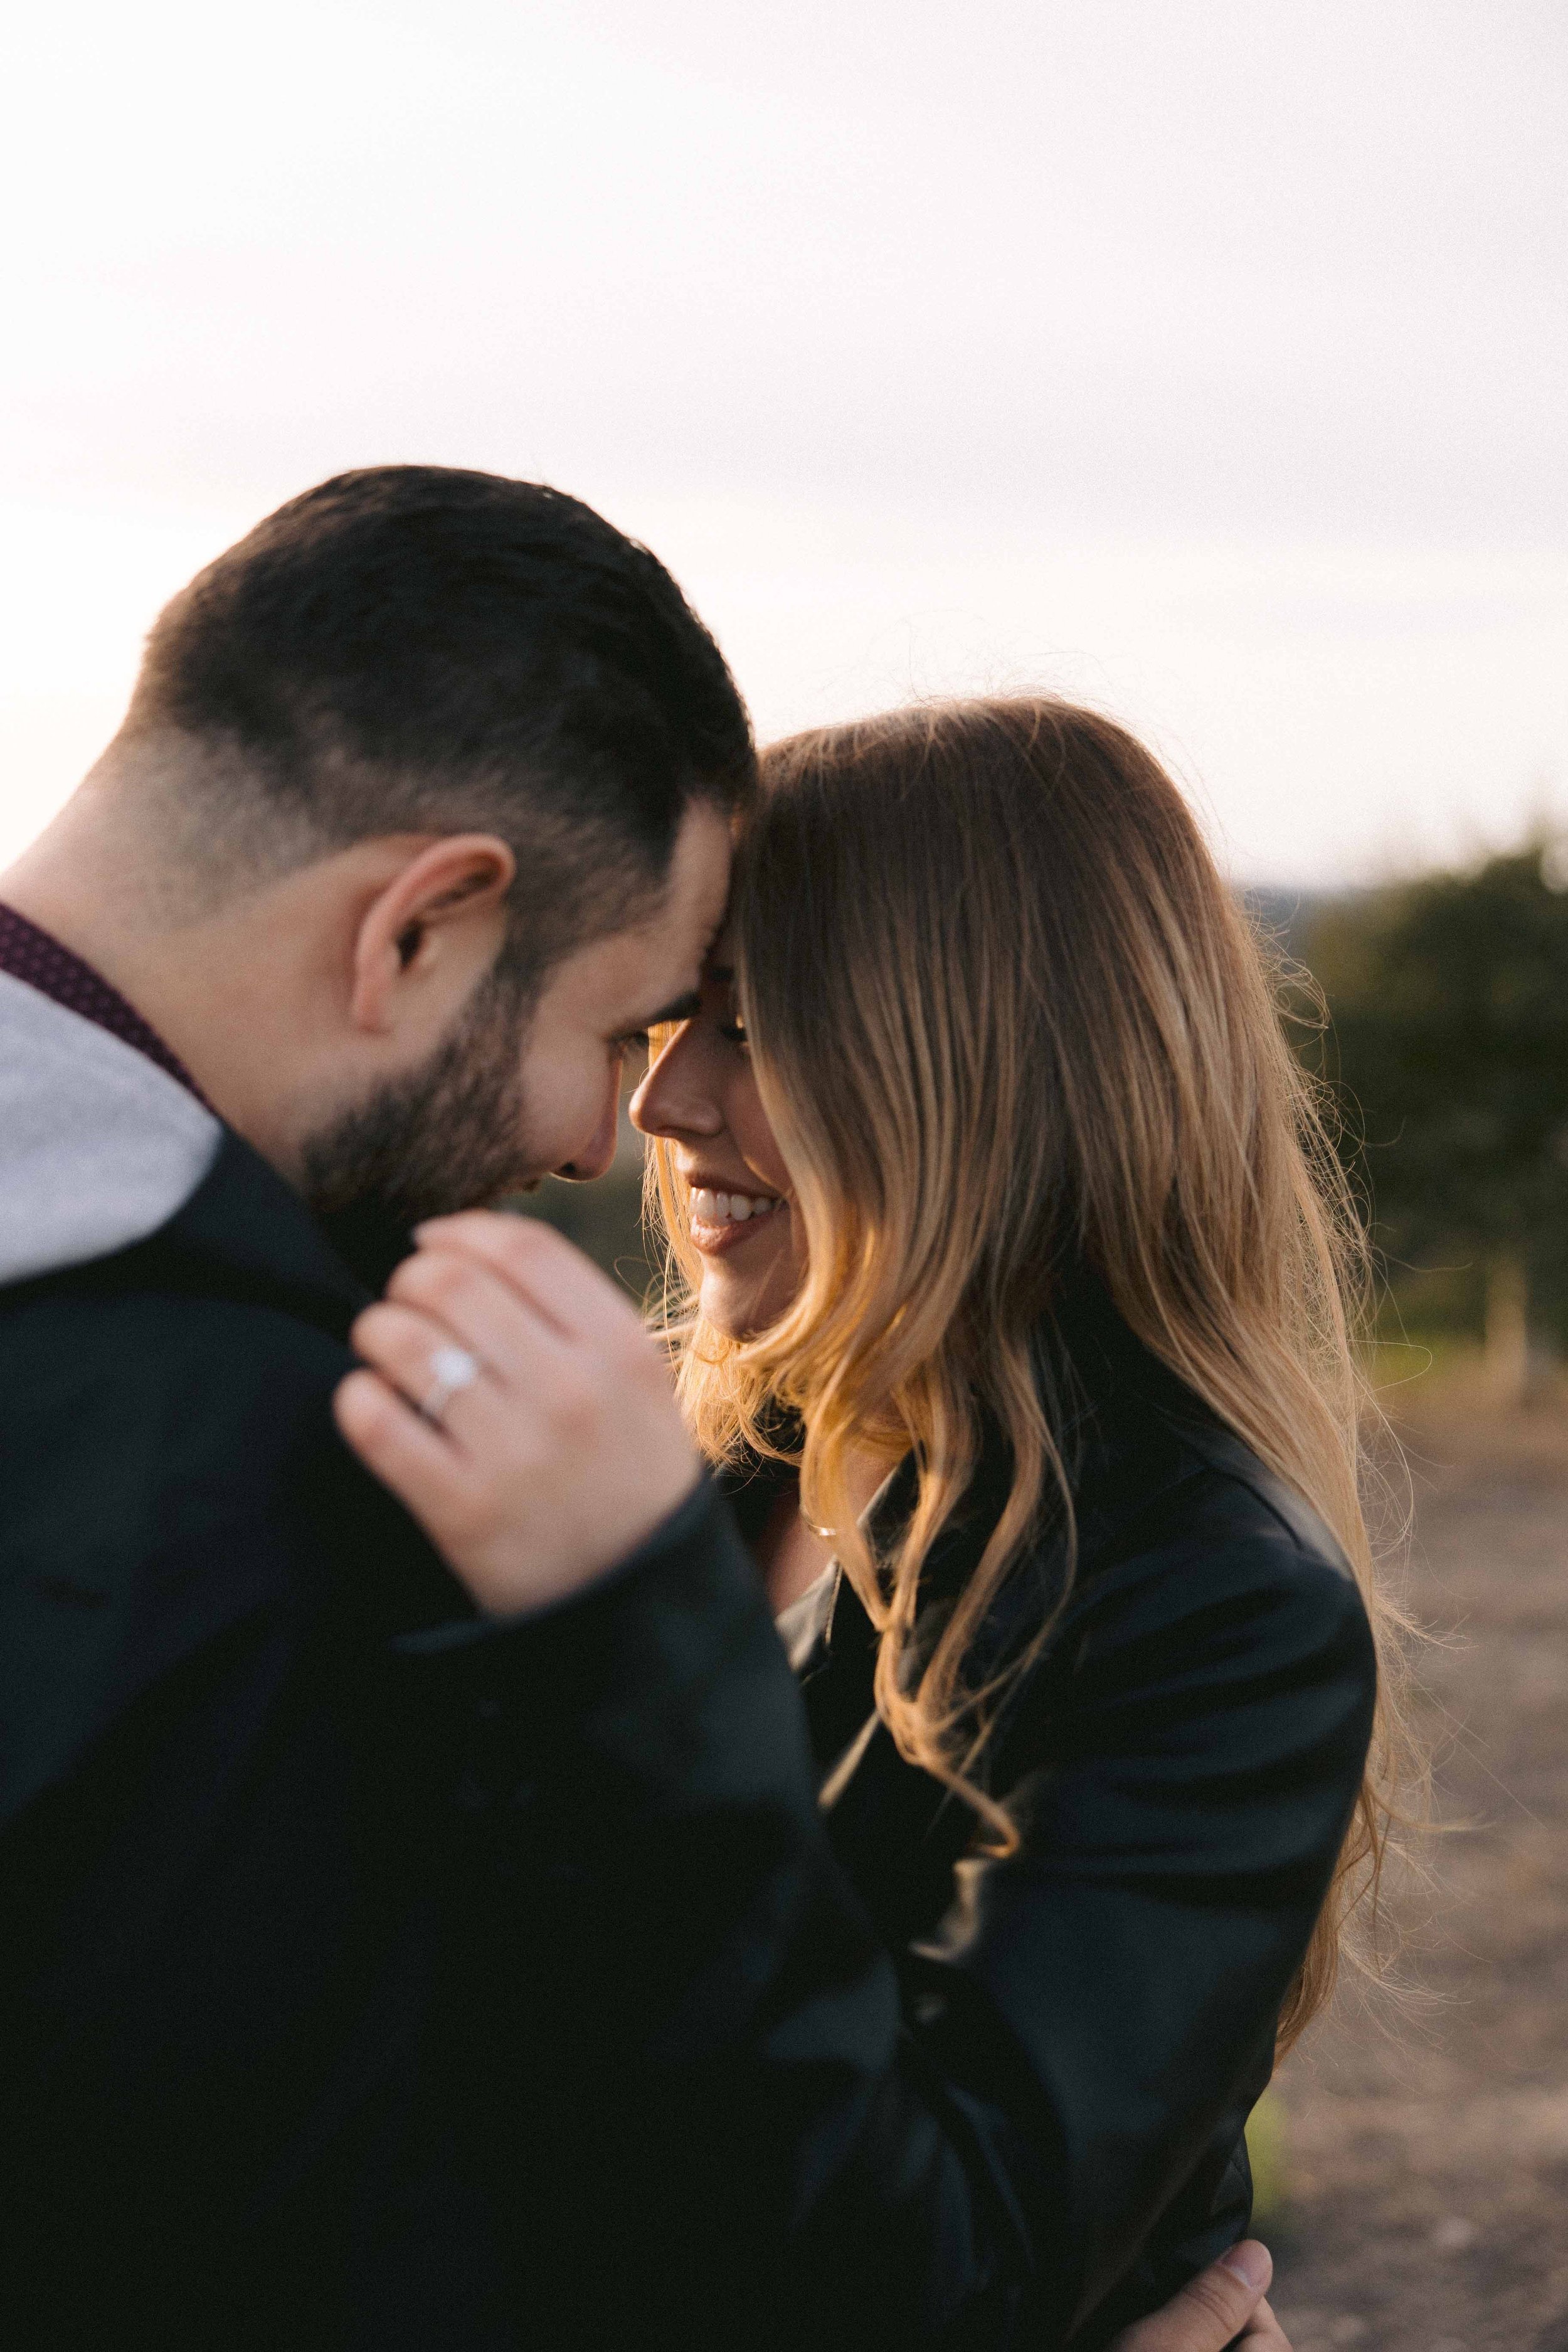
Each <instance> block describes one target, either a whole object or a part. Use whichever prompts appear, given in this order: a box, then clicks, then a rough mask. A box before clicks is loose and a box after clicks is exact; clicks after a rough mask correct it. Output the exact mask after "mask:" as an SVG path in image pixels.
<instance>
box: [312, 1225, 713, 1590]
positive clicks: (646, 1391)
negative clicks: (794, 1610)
mask: <svg viewBox="0 0 1568 2352" xmlns="http://www.w3.org/2000/svg"><path fill="white" fill-rule="evenodd" d="M417 1238H418V1242H419V1248H418V1250H417V1252H416V1255H414V1256H413V1257H411V1258H407V1259H405V1261H404V1263H403V1265H400V1266H399V1267H398V1269H397V1271H396V1273H395V1275H394V1276H393V1277H392V1280H391V1281H390V1282H389V1283H388V1285H387V1288H386V1297H385V1298H384V1299H383V1300H380V1301H378V1302H377V1304H376V1305H375V1306H374V1307H367V1308H366V1309H365V1311H364V1313H363V1315H362V1316H361V1317H360V1318H359V1320H358V1321H357V1322H356V1323H355V1325H354V1328H353V1335H352V1336H353V1344H354V1346H355V1348H356V1349H358V1351H359V1353H360V1354H361V1355H362V1356H363V1358H364V1360H365V1362H366V1364H367V1365H368V1366H370V1367H371V1369H370V1370H365V1371H355V1372H351V1373H350V1374H349V1375H348V1377H347V1379H346V1380H344V1381H342V1384H341V1385H340V1387H339V1389H338V1392H337V1398H336V1412H337V1420H338V1426H339V1428H340V1429H341V1430H342V1433H343V1435H344V1437H345V1438H346V1439H347V1440H348V1442H349V1444H351V1445H352V1446H353V1449H354V1451H355V1452H356V1453H357V1454H359V1455H360V1457H361V1459H362V1460H363V1462H364V1463H365V1464H366V1465H368V1467H369V1468H370V1469H372V1470H374V1473H375V1475H376V1476H377V1477H378V1478H380V1479H381V1480H382V1481H383V1483H384V1485H386V1486H390V1487H391V1489H392V1491H393V1493H394V1494H395V1495H396V1496H398V1498H399V1500H400V1501H402V1502H403V1503H404V1504H405V1505H406V1507H407V1508H408V1509H409V1510H410V1511H411V1512H412V1514H413V1515H414V1517H416V1519H417V1520H418V1521H419V1523H420V1525H421V1526H422V1527H423V1528H425V1530H426V1534H427V1535H428V1536H429V1538H430V1539H431V1541H432V1542H433V1543H434V1544H435V1545H436V1547H437V1549H438V1550H439V1551H440V1552H441V1553H442V1554H443V1556H444V1557H445V1558H446V1559H447V1561H448V1562H449V1564H450V1566H451V1568H452V1570H454V1572H455V1574H456V1575H457V1576H458V1578H459V1580H461V1581H462V1583H463V1584H464V1585H466V1586H467V1588H468V1591H469V1592H470V1593H471V1594H472V1596H473V1598H474V1600H475V1601H476V1602H477V1603H478V1605H479V1608H480V1609H482V1610H485V1611H487V1612H489V1613H491V1614H493V1615H497V1616H504V1615H510V1614H512V1613H513V1612H518V1611H523V1610H530V1609H537V1608H540V1607H542V1606H543V1605H544V1604H545V1603H546V1602H548V1601H558V1600H561V1599H562V1598H563V1597H564V1596H565V1595H566V1594H568V1593H571V1592H574V1591H578V1590H580V1589H581V1588H582V1587H583V1586H584V1585H586V1584H589V1583H592V1582H593V1581H594V1580H595V1578H596V1577H598V1576H600V1575H602V1574H603V1573H604V1571H605V1570H606V1569H609V1568H613V1567H614V1566H615V1565H616V1562H617V1561H618V1560H621V1559H625V1558H626V1554H627V1553H628V1552H631V1551H635V1550H636V1549H637V1545H638V1544H639V1543H641V1542H642V1540H643V1539H644V1538H645V1537H647V1536H648V1535H650V1534H651V1533H652V1532H653V1530H654V1528H656V1527H658V1523H659V1521H660V1520H661V1519H664V1518H666V1517H668V1515H669V1513H670V1512H671V1511H672V1510H674V1508H675V1507H676V1506H677V1505H678V1504H679V1502H681V1501H682V1500H683V1499H684V1497H685V1496H687V1495H688V1494H689V1492H690V1491H691V1489H692V1487H693V1486H695V1484H696V1482H697V1476H698V1460H697V1455H696V1453H695V1452H694V1450H693V1448H692V1444H691V1441H690V1439H689V1437H688V1436H687V1433H686V1430H685V1427H684V1425H683V1423H682V1422H681V1419H680V1415H679V1412H678V1411H677V1409H676V1404H675V1399H674V1396H673V1394H672V1392H671V1389H670V1383H669V1377H668V1372H667V1370H666V1369H665V1365H664V1362H663V1360H662V1359H661V1358H660V1356H659V1353H658V1349H656V1348H655V1347H654V1345H653V1343H652V1342H651V1341H650V1340H649V1339H648V1338H647V1335H646V1333H645V1332H644V1330H643V1328H642V1326H641V1324H640V1323H639V1322H638V1320H637V1316H636V1314H635V1313H634V1312H633V1309H632V1307H630V1306H629V1304H628V1303H627V1301H626V1299H625V1298H624V1297H622V1295H621V1293H620V1292H619V1291H618V1290H617V1289H616V1286H615V1285H614V1283H612V1282H611V1281H609V1280H608V1279H607V1277H606V1276H604V1275H602V1274H600V1273H599V1271H598V1270H597V1268H596V1267H595V1266H593V1265H590V1264H589V1263H588V1260H587V1259H586V1258H585V1257H584V1256H583V1255H582V1254H581V1253H580V1252H579V1251H577V1250H575V1249H574V1248H573V1247H572V1245H571V1244H570V1243H569V1242H567V1241H564V1240H563V1238H562V1236H561V1235H560V1234H557V1233H553V1232H552V1230H551V1229H550V1227H549V1226H548V1225H544V1224H542V1223H539V1222H538V1220H537V1219H533V1218H527V1217H508V1216H500V1215H494V1214H491V1213H489V1212H487V1211H483V1210H474V1211H471V1212H469V1213H468V1214H466V1215H463V1216H458V1217H442V1218H438V1219H436V1220H435V1221H433V1222H432V1223H429V1224H426V1225H422V1226H421V1227H420V1229H419V1233H418V1236H417Z"/></svg>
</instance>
